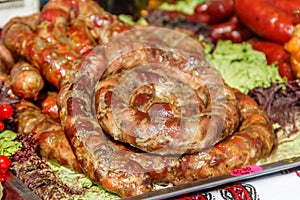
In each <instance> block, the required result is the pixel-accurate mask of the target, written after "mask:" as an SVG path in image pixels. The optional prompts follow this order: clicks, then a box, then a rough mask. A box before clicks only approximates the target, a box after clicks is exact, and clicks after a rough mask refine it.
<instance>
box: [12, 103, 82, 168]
mask: <svg viewBox="0 0 300 200" xmlns="http://www.w3.org/2000/svg"><path fill="white" fill-rule="evenodd" d="M17 113H18V114H17V123H18V132H24V133H30V132H34V133H35V134H34V136H33V137H34V139H36V140H37V141H38V145H37V147H36V148H35V149H36V152H37V153H38V154H40V155H41V156H43V157H45V158H47V159H49V160H51V161H53V162H56V163H58V164H60V165H62V166H65V167H68V168H71V169H74V170H75V171H78V172H81V168H80V166H79V165H78V162H77V160H76V157H75V155H74V153H73V151H72V149H71V146H70V144H69V142H68V140H67V138H66V136H65V133H64V131H63V129H62V127H61V124H60V123H57V122H56V121H54V120H53V119H51V118H50V117H48V116H47V115H46V114H45V113H43V112H42V111H41V110H40V108H38V107H37V106H35V105H34V104H32V103H31V102H29V101H25V100H22V101H21V102H20V104H18V105H17Z"/></svg>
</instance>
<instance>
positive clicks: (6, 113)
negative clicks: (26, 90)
mask: <svg viewBox="0 0 300 200" xmlns="http://www.w3.org/2000/svg"><path fill="white" fill-rule="evenodd" d="M13 112H14V109H13V108H12V106H11V105H9V104H3V105H1V106H0V115H1V116H2V117H1V118H2V119H7V118H10V117H11V116H12V114H13Z"/></svg>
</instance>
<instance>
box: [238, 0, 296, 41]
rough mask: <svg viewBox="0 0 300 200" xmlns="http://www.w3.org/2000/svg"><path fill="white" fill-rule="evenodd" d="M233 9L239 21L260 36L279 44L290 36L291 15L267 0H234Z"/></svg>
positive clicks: (292, 21) (291, 26)
mask: <svg viewBox="0 0 300 200" xmlns="http://www.w3.org/2000/svg"><path fill="white" fill-rule="evenodd" d="M235 10H236V14H237V16H238V17H239V18H240V19H241V21H242V22H243V23H244V24H246V25H247V26H248V27H249V28H250V29H251V30H252V31H253V32H255V33H257V34H258V35H260V36H261V37H264V38H267V39H269V40H272V41H275V42H278V43H281V44H283V43H285V42H287V41H289V40H290V39H291V37H292V34H293V30H294V18H293V16H292V15H290V14H288V13H287V12H285V11H284V10H282V9H280V8H278V7H276V6H274V5H273V4H272V3H271V2H270V1H268V0H235Z"/></svg>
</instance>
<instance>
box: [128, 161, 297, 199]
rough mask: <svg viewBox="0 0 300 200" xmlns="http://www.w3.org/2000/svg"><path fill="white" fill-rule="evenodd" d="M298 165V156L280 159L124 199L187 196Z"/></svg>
mask: <svg viewBox="0 0 300 200" xmlns="http://www.w3.org/2000/svg"><path fill="white" fill-rule="evenodd" d="M298 166H300V157H297V158H294V159H287V160H282V161H278V162H274V163H270V164H264V165H260V167H261V168H262V170H261V171H259V172H254V173H250V174H245V175H242V176H233V175H231V174H230V173H228V174H224V175H221V176H214V177H211V178H207V179H203V180H199V181H194V182H190V183H186V184H181V185H177V186H173V187H168V188H165V189H161V190H157V191H153V192H149V193H146V194H142V195H138V196H134V197H130V198H126V200H134V199H137V200H140V199H149V200H150V199H156V200H157V199H168V198H174V197H176V196H179V195H186V196H188V195H189V193H193V192H197V191H203V190H208V189H212V188H215V187H217V186H221V185H224V184H229V183H233V182H237V181H244V180H249V179H253V178H256V177H261V176H266V175H268V174H272V173H275V172H279V171H282V170H287V169H291V168H295V167H298Z"/></svg>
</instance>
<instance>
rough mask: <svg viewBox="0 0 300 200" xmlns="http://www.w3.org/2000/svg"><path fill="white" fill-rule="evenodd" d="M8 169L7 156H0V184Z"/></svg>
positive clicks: (8, 161)
mask: <svg viewBox="0 0 300 200" xmlns="http://www.w3.org/2000/svg"><path fill="white" fill-rule="evenodd" d="M9 167H10V160H9V158H8V157H7V156H3V155H1V156H0V182H4V181H5V178H6V172H7V170H8V169H9Z"/></svg>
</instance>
